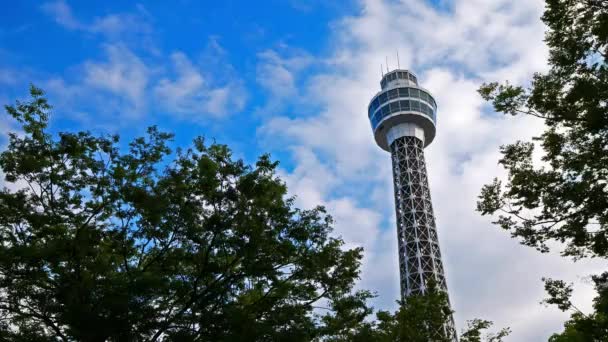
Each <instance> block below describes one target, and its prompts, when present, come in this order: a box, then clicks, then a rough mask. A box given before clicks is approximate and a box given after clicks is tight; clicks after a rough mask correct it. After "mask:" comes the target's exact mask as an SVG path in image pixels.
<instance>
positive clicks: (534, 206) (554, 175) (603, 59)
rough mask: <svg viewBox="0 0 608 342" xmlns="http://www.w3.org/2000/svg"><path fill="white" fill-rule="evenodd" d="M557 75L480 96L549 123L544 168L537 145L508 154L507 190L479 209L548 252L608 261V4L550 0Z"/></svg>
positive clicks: (488, 196) (487, 196)
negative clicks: (558, 246) (536, 159)
mask: <svg viewBox="0 0 608 342" xmlns="http://www.w3.org/2000/svg"><path fill="white" fill-rule="evenodd" d="M542 20H543V22H544V23H545V24H546V25H547V27H548V28H549V30H548V32H547V34H546V43H547V45H548V47H549V52H550V58H549V65H550V66H551V68H550V70H549V71H548V72H547V73H544V74H540V73H539V74H536V75H534V77H533V80H532V84H531V87H530V88H528V89H525V88H523V87H521V86H513V85H510V84H508V83H506V84H502V85H499V84H498V83H490V84H484V85H483V86H482V87H481V88H480V89H479V92H480V94H481V95H482V96H483V97H484V98H485V99H486V100H488V101H490V102H491V103H492V104H493V105H494V108H495V110H496V111H498V112H502V113H505V114H511V115H530V116H534V117H538V118H541V119H542V120H544V122H545V124H546V130H545V131H544V132H543V134H542V135H540V136H539V137H537V138H535V139H534V140H535V142H536V143H537V144H538V145H540V146H541V147H542V150H543V152H544V153H543V156H542V161H543V166H540V167H539V166H536V165H534V163H533V162H532V160H533V152H534V149H535V145H534V144H533V143H532V142H521V141H518V142H516V143H514V144H510V145H506V146H503V147H502V148H501V153H502V155H503V156H502V159H501V160H500V164H502V165H503V166H504V167H505V169H506V170H507V172H508V179H507V182H506V184H505V186H502V184H501V182H500V181H498V180H495V181H494V183H492V184H489V185H486V186H484V188H483V189H482V192H481V195H480V201H479V202H478V207H477V208H478V210H479V211H480V212H481V213H482V214H484V215H486V214H495V213H498V214H499V216H498V220H497V221H496V223H497V224H498V225H499V226H501V227H502V228H504V229H506V230H509V231H510V232H511V234H512V235H513V236H514V237H517V238H519V239H521V241H522V243H524V244H526V245H529V246H533V247H536V248H538V249H539V250H541V251H543V252H546V251H548V245H547V244H546V242H547V241H551V240H553V241H558V242H563V243H565V245H566V248H565V249H564V251H563V254H564V255H567V256H572V257H575V258H580V257H585V256H597V257H603V258H605V257H608V188H607V186H608V153H607V151H608V64H607V57H608V2H606V1H602V0H599V1H598V0H547V1H546V11H545V13H544V15H543V17H542Z"/></svg>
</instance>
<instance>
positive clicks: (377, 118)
mask: <svg viewBox="0 0 608 342" xmlns="http://www.w3.org/2000/svg"><path fill="white" fill-rule="evenodd" d="M380 87H381V90H380V92H378V94H376V95H375V96H374V97H373V98H372V100H371V101H370V103H369V106H368V117H369V120H370V123H371V126H372V130H373V132H374V138H375V140H376V143H377V144H378V146H380V148H382V149H383V150H385V151H390V145H391V143H392V142H393V141H394V140H395V139H396V138H398V137H400V136H415V137H417V138H419V139H420V140H422V141H423V142H424V146H428V145H429V144H430V143H431V142H432V141H433V139H434V138H435V132H436V128H435V125H436V114H437V103H436V102H435V99H434V98H433V96H432V95H431V93H430V92H429V91H428V90H426V89H424V88H422V87H420V86H419V85H418V77H417V76H416V75H415V74H414V73H413V72H411V71H409V70H405V69H396V70H392V71H390V72H388V73H386V74H385V75H383V77H382V80H381V81H380Z"/></svg>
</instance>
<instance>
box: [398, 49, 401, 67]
mask: <svg viewBox="0 0 608 342" xmlns="http://www.w3.org/2000/svg"><path fill="white" fill-rule="evenodd" d="M397 69H401V64H400V63H399V49H397Z"/></svg>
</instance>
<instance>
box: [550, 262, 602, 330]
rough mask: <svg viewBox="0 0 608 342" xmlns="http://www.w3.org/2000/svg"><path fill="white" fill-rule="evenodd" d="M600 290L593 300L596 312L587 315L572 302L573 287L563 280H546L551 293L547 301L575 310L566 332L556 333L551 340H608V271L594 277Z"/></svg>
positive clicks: (563, 308)
mask: <svg viewBox="0 0 608 342" xmlns="http://www.w3.org/2000/svg"><path fill="white" fill-rule="evenodd" d="M593 282H594V283H595V289H596V290H597V292H598V295H597V297H595V299H594V300H593V308H594V310H595V312H593V313H592V314H589V315H585V314H584V313H583V312H581V311H580V310H579V309H577V308H576V307H575V306H574V305H572V303H571V302H570V294H571V293H572V289H571V288H570V286H569V285H566V284H564V283H563V282H561V281H555V280H551V279H549V280H546V282H545V288H546V289H547V293H548V294H549V298H547V299H546V300H545V302H546V303H549V304H555V305H557V306H558V307H559V308H560V309H561V310H562V311H567V310H574V313H573V314H572V317H571V318H570V320H569V321H568V322H566V324H565V329H564V332H562V333H561V334H555V335H553V336H551V338H550V339H549V341H550V342H578V341H581V342H588V341H591V342H604V341H608V272H606V273H603V274H602V275H599V276H594V277H593Z"/></svg>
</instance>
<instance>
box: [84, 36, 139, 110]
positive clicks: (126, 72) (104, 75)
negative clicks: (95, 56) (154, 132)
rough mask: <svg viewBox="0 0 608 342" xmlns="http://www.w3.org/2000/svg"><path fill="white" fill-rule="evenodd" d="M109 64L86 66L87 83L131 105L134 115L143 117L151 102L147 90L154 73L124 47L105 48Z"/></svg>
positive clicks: (99, 63) (109, 46)
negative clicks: (148, 101)
mask: <svg viewBox="0 0 608 342" xmlns="http://www.w3.org/2000/svg"><path fill="white" fill-rule="evenodd" d="M105 50H106V54H107V58H108V59H107V61H104V62H96V61H88V62H86V63H85V64H84V83H85V84H86V85H88V86H90V87H92V88H96V89H100V90H104V91H108V92H110V93H112V94H113V95H114V96H115V97H116V98H121V99H124V100H126V101H127V103H128V104H129V105H130V106H131V108H130V110H129V111H130V112H132V113H134V114H137V115H139V114H141V113H142V111H143V110H144V109H145V103H146V100H147V94H146V87H147V85H148V80H149V78H150V73H151V71H150V70H149V68H148V67H147V66H146V64H145V63H144V62H143V61H142V60H141V59H140V58H139V57H138V56H137V55H135V54H134V53H133V52H132V51H130V50H129V49H128V48H126V47H125V46H122V45H106V46H105Z"/></svg>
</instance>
